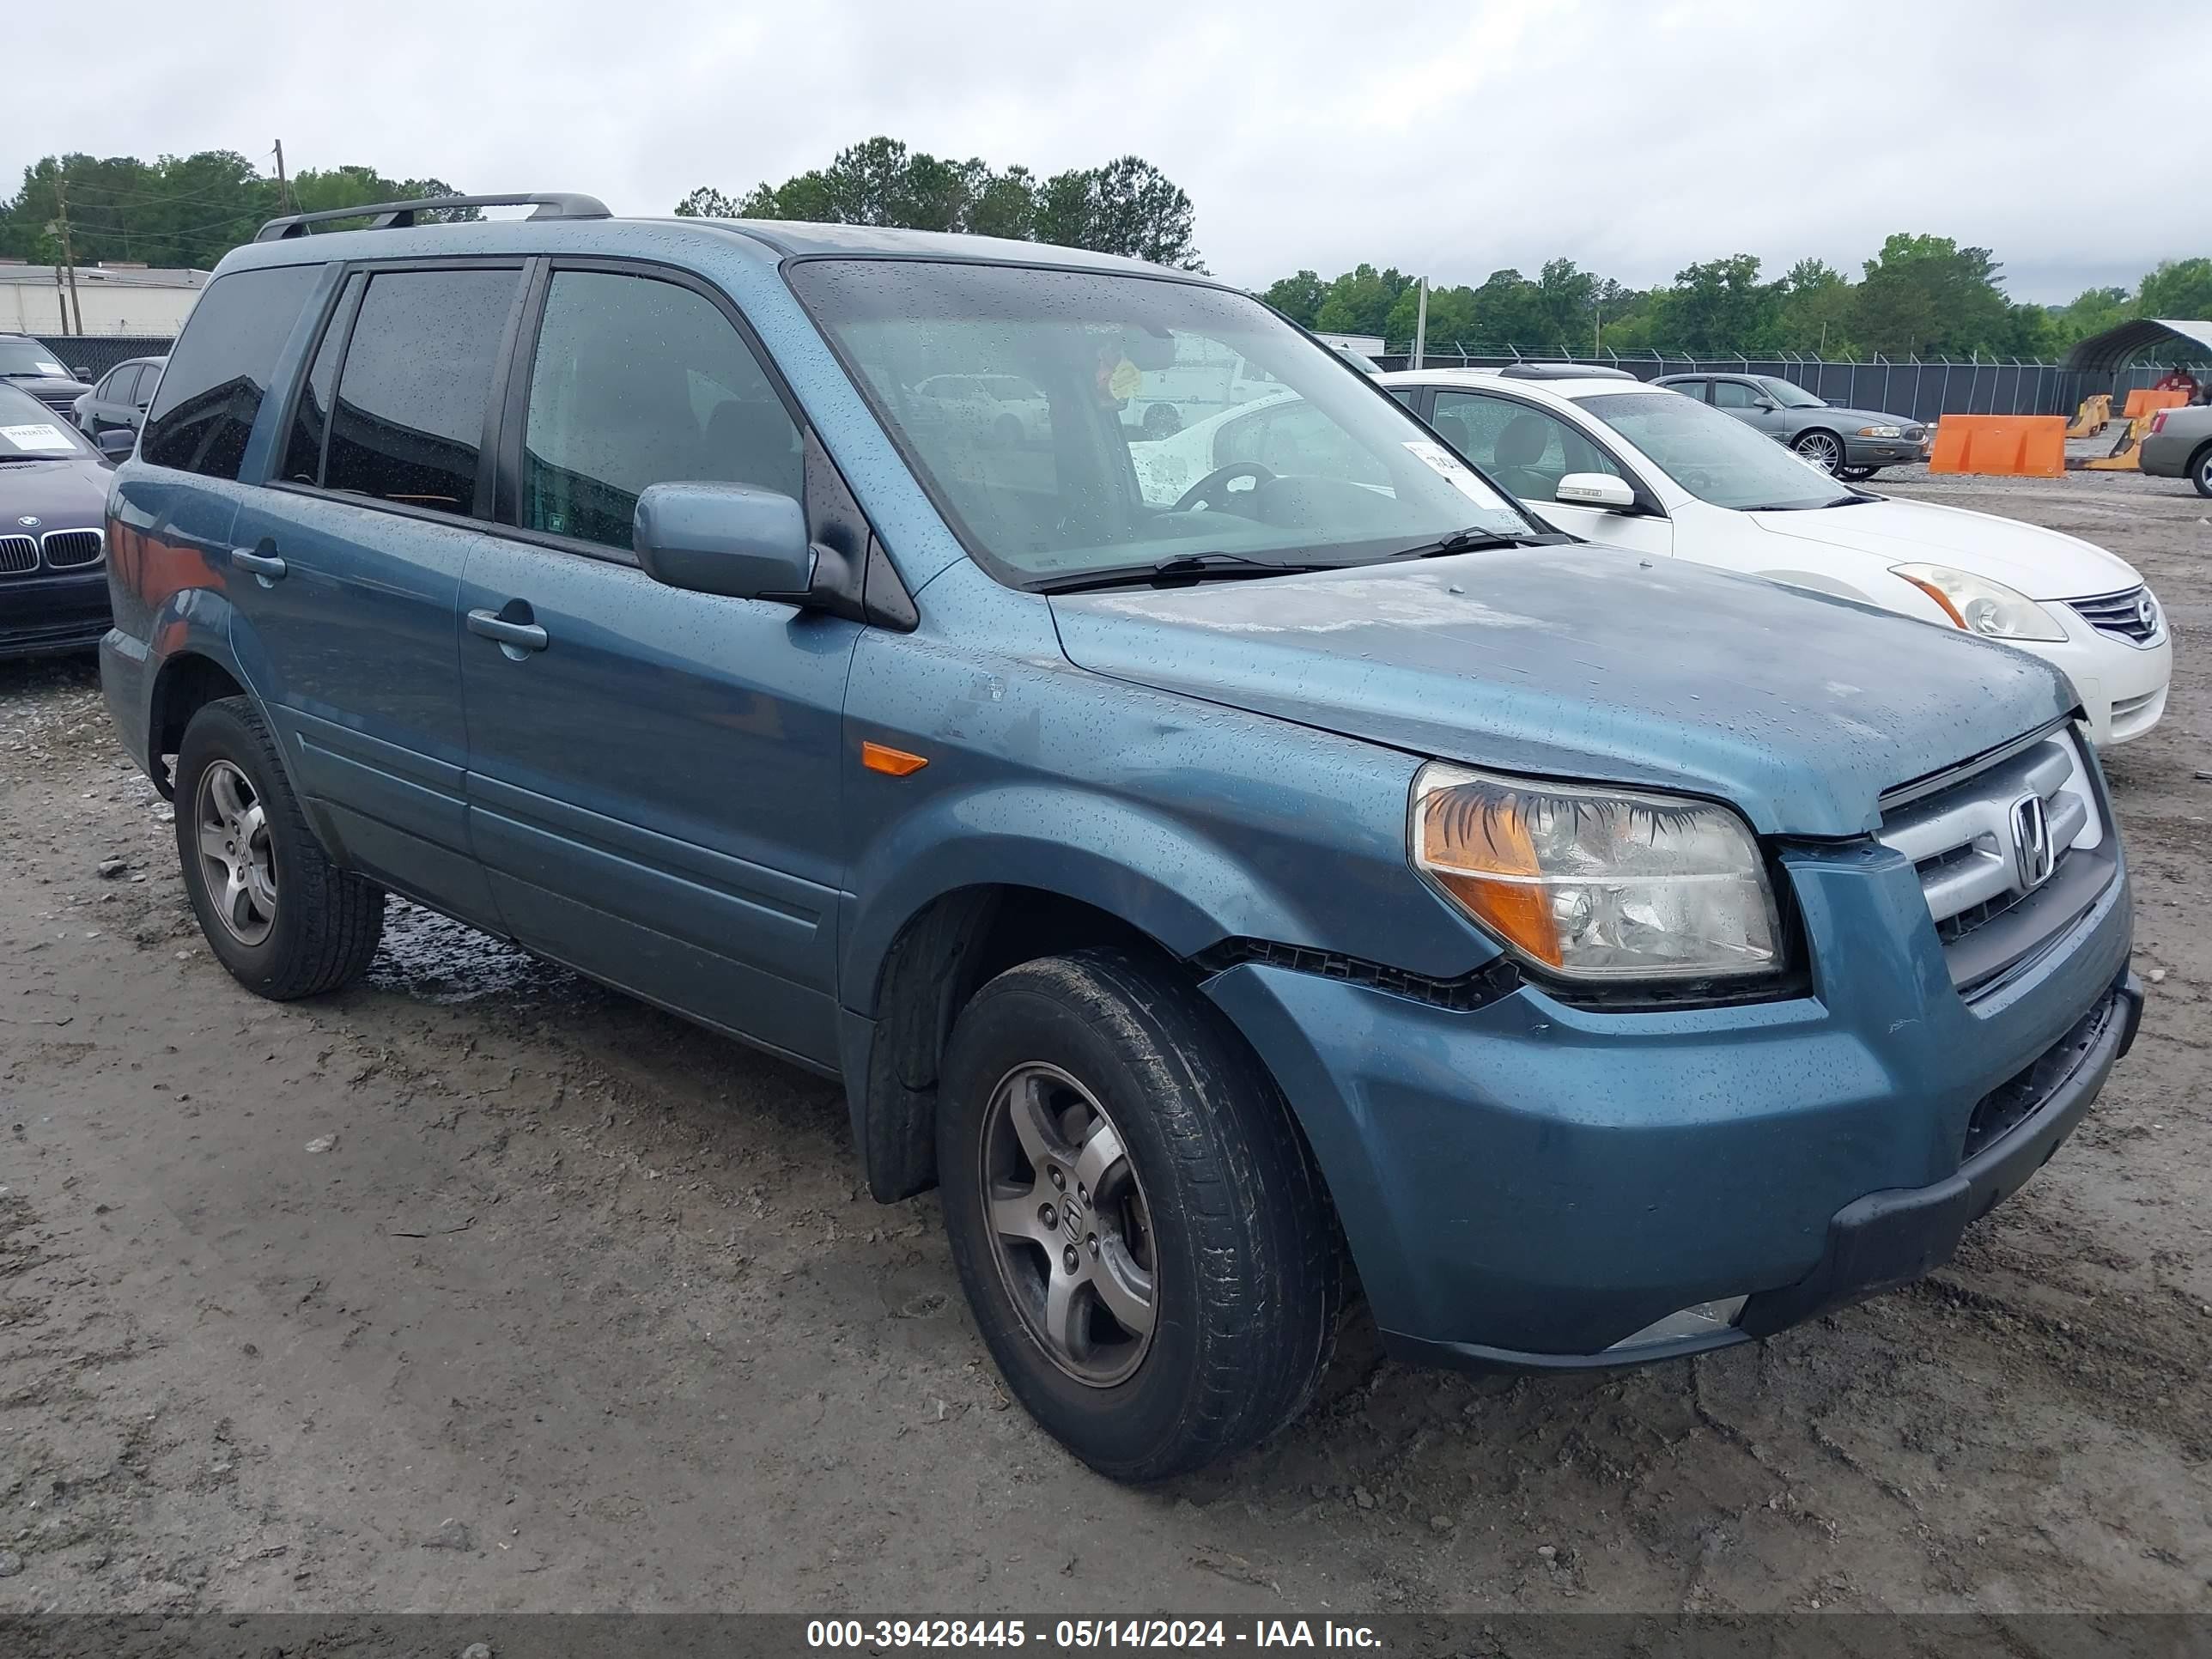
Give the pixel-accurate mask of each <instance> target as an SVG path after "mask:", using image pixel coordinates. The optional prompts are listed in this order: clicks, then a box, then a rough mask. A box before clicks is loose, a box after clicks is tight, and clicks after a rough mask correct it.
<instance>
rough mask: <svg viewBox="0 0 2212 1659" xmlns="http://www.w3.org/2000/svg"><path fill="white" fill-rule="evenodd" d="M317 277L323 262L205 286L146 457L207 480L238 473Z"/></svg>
mask: <svg viewBox="0 0 2212 1659" xmlns="http://www.w3.org/2000/svg"><path fill="white" fill-rule="evenodd" d="M322 274H323V268H322V267H321V266H320V265H277V266H273V267H271V268H270V269H268V270H234V271H232V272H231V273H230V274H229V275H228V276H218V277H217V278H216V280H215V281H214V282H212V283H209V284H208V288H207V292H206V293H204V294H203V295H200V298H199V303H198V304H197V305H196V306H194V307H192V314H191V318H190V319H188V320H187V321H186V322H185V333H184V337H183V338H182V339H180V340H179V341H178V342H177V349H176V350H175V351H173V353H171V354H170V356H169V366H168V369H167V373H166V374H163V376H162V377H161V393H160V395H159V396H158V397H156V398H155V400H154V407H153V409H152V410H150V411H149V413H148V415H147V417H146V430H145V435H144V436H143V439H142V440H141V441H140V443H139V446H138V453H139V455H140V456H141V457H142V458H143V459H146V460H148V461H150V462H152V463H153V464H154V465H155V466H173V467H180V468H182V469H183V470H184V471H187V472H199V473H204V474H205V475H206V476H207V477H211V478H235V477H237V476H238V465H239V463H240V461H241V460H243V459H245V456H246V439H247V437H248V436H249V435H251V434H252V431H253V418H254V416H257V415H258V414H259V413H260V412H261V400H262V398H264V397H265V396H267V395H268V392H269V380H270V374H271V373H272V371H274V369H275V368H276V354H277V353H278V352H280V351H282V350H283V349H284V342H285V340H286V338H287V337H289V335H290V334H291V332H292V328H293V325H295V323H297V322H298V321H299V320H300V312H301V308H302V307H305V306H306V304H307V296H308V295H310V294H311V293H313V291H314V288H315V284H316V283H318V282H319V280H321V277H322Z"/></svg>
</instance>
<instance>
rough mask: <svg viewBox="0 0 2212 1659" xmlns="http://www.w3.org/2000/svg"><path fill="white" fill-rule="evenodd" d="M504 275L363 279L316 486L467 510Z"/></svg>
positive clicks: (398, 274)
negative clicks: (362, 292) (319, 483)
mask: <svg viewBox="0 0 2212 1659" xmlns="http://www.w3.org/2000/svg"><path fill="white" fill-rule="evenodd" d="M519 276H520V272H518V271H514V270H398V271H386V272H384V273H381V274H380V275H378V276H373V277H371V278H370V279H369V283H368V294H367V295H365V296H364V297H363V298H362V302H361V313H360V315H359V316H358V317H357V318H356V319H355V322H354V325H353V335H352V337H351V338H350V339H349V341H348V342H347V344H346V348H345V364H344V367H343V368H341V369H340V370H339V371H338V386H337V404H336V407H335V409H334V410H333V413H332V416H331V433H330V445H329V450H328V453H327V454H326V455H325V458H324V463H323V483H324V485H325V487H326V488H328V489H343V490H347V491H350V492H352V493H355V494H357V495H373V496H375V497H377V498H378V499H380V500H382V501H398V502H403V503H404V504H405V505H407V506H410V507H429V508H431V509H433V510H434V511H436V512H440V513H471V512H473V511H474V510H475V505H476V495H477V462H478V459H479V456H480V454H481V452H482V450H483V428H484V409H485V405H486V404H487V403H488V402H489V399H490V397H491V371H492V364H493V362H494V361H495V359H496V358H497V357H498V356H499V346H500V337H501V334H502V333H503V332H504V331H505V330H506V327H507V313H508V311H509V310H511V309H512V308H513V303H514V289H515V283H516V281H517V279H518V277H519Z"/></svg>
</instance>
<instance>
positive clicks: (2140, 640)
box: [2066, 587, 2164, 645]
mask: <svg viewBox="0 0 2212 1659" xmlns="http://www.w3.org/2000/svg"><path fill="white" fill-rule="evenodd" d="M2066 603H2067V604H2068V605H2069V606H2070V607H2072V609H2073V611H2074V614H2075V616H2077V617H2081V620H2082V621H2083V622H2085V623H2088V624H2089V626H2090V627H2092V628H2093V629H2097V631H2098V632H2100V633H2102V634H2117V635H2119V636H2120V638H2122V639H2124V640H2131V641H2134V642H2135V643H2136V644H2137V645H2148V644H2149V643H2150V642H2151V641H2153V640H2154V639H2156V638H2157V637H2158V635H2159V629H2160V628H2161V627H2162V626H2163V625H2164V621H2163V618H2161V617H2160V615H2159V610H2158V601H2157V600H2156V599H2153V598H2152V597H2151V592H2150V589H2148V587H2130V588H2129V589H2128V590H2127V591H2126V592H2121V593H2100V594H2098V595H2097V596H2096V597H2094V598H2093V599H2069V600H2067V601H2066Z"/></svg>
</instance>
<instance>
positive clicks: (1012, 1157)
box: [937, 951, 1343, 1480]
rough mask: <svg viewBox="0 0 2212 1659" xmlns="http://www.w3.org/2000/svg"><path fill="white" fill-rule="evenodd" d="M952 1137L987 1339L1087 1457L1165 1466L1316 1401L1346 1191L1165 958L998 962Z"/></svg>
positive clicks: (1059, 1433) (953, 1181) (961, 1246)
mask: <svg viewBox="0 0 2212 1659" xmlns="http://www.w3.org/2000/svg"><path fill="white" fill-rule="evenodd" d="M937 1133H938V1170H939V1180H940V1181H941V1182H942V1183H943V1200H944V1206H945V1228H946V1231H947V1232H948V1234H949V1235H950V1237H951V1244H952V1255H953V1260H954V1261H955V1263H956V1264H957V1267H958V1268H959V1271H960V1277H961V1281H962V1283H963V1285H964V1286H965V1288H966V1290H967V1292H968V1297H969V1302H970V1304H972V1305H973V1307H974V1309H975V1318H976V1322H977V1323H978V1325H979V1326H980V1327H981V1330H982V1334H983V1340H984V1341H985V1342H986V1343H987V1345H988V1346H989V1347H990V1350H991V1354H992V1357H993V1358H994V1359H995V1360H996V1361H997V1362H998V1365H999V1369H1000V1372H1001V1373H1002V1374H1003V1375H1004V1376H1005V1377H1006V1383H1007V1386H1008V1388H1009V1389H1011V1390H1012V1392H1013V1394H1014V1395H1015V1397H1016V1398H1018V1400H1020V1401H1021V1402H1022V1404H1023V1405H1024V1406H1025V1407H1027V1408H1028V1409H1029V1411H1030V1413H1031V1414H1032V1415H1033V1416H1035V1417H1036V1419H1037V1420H1038V1421H1039V1422H1040V1423H1041V1424H1042V1425H1044V1427H1045V1428H1046V1429H1047V1430H1048V1431H1050V1432H1051V1433H1052V1434H1053V1435H1054V1437H1057V1438H1058V1439H1059V1440H1060V1443H1062V1444H1064V1445H1066V1447H1067V1448H1068V1449H1069V1450H1071V1451H1073V1453H1074V1454H1075V1455H1077V1456H1078V1457H1080V1458H1081V1459H1082V1460H1083V1461H1084V1462H1086V1463H1088V1464H1090V1465H1091V1467H1092V1468H1096V1469H1097V1470H1099V1471H1100V1472H1101V1473H1102V1474H1109V1475H1112V1476H1114V1477H1115V1478H1117V1479H1120V1480H1158V1479H1161V1478H1163V1477H1164V1476H1167V1475H1170V1474H1180V1473H1182V1472H1183V1471H1186V1470H1188V1469H1193V1468H1198V1467H1200V1465H1202V1464H1204V1463H1206V1462H1211V1461H1212V1460H1213V1459H1215V1458H1218V1457H1222V1456H1225V1455H1229V1454H1231V1453H1232V1452H1236V1451H1239V1450H1242V1449H1244V1448H1245V1447H1248V1446H1250V1445H1252V1444H1254V1443H1256V1442H1258V1441H1259V1440H1261V1439H1262V1438H1264V1437H1266V1436H1267V1435H1268V1434H1270V1433H1272V1432H1273V1431H1275V1430H1276V1429H1279V1428H1280V1427H1282V1426H1283V1425H1285V1424H1286V1423H1287V1422H1289V1421H1290V1420H1291V1419H1293V1418H1294V1417H1296V1416H1297V1413H1299V1412H1300V1411H1301V1410H1303V1409H1304V1407H1305V1406H1306V1404H1307V1403H1308V1401H1310V1400H1311V1399H1312V1397H1313V1392H1314V1389H1315V1388H1316V1385H1317V1384H1318V1383H1319V1382H1320V1378H1321V1374H1322V1370H1323V1369H1324V1367H1325V1366H1326V1364H1327V1363H1328V1356H1329V1353H1330V1351H1331V1348H1332V1346H1333V1344H1334V1336H1335V1331H1336V1322H1337V1315H1338V1312H1339V1310H1340V1304H1341V1301H1342V1295H1343V1291H1342V1282H1341V1274H1342V1265H1341V1255H1340V1248H1339V1246H1338V1243H1337V1240H1336V1235H1335V1228H1334V1220H1333V1218H1331V1216H1330V1214H1329V1212H1328V1202H1327V1200H1326V1198H1325V1197H1324V1196H1323V1194H1322V1188H1321V1183H1320V1181H1319V1178H1318V1176H1316V1173H1315V1171H1314V1169H1313V1166H1312V1163H1311V1160H1310V1158H1309V1157H1308V1155H1307V1153H1306V1150H1305V1147H1304V1143H1303V1142H1302V1141H1301V1140H1300V1139H1299V1138H1298V1136H1297V1131H1296V1129H1295V1128H1294V1127H1292V1126H1291V1121H1290V1120H1289V1117H1288V1115H1287V1113H1286V1111H1285V1108H1284V1106H1283V1103H1282V1102H1281V1100H1280V1098H1279V1097H1278V1095H1277V1094H1276V1092H1275V1090H1274V1086H1273V1083H1272V1082H1271V1081H1270V1080H1269V1079H1268V1078H1267V1076H1266V1074H1265V1073H1264V1072H1262V1071H1261V1068H1260V1066H1259V1065H1258V1063H1257V1062H1256V1061H1255V1060H1254V1059H1253V1058H1252V1056H1251V1055H1250V1054H1249V1053H1248V1052H1247V1051H1246V1050H1245V1049H1244V1048H1243V1046H1242V1045H1241V1044H1240V1043H1239V1042H1237V1040H1236V1038H1235V1036H1234V1035H1233V1033H1231V1031H1230V1030H1228V1029H1227V1028H1226V1027H1225V1024H1223V1022H1222V1021H1221V1018H1220V1017H1219V1015H1218V1014H1217V1013H1216V1012H1214V1010H1213V1009H1212V1007H1211V1006H1209V1005H1207V1004H1206V1003H1204V1002H1203V1001H1201V1000H1200V999H1199V998H1198V997H1197V996H1196V995H1195V994H1194V993H1193V992H1192V991H1191V989H1190V988H1189V987H1188V986H1187V985H1185V984H1183V983H1182V982H1181V981H1178V980H1176V978H1174V977H1173V976H1172V975H1170V972H1169V971H1168V970H1167V969H1164V968H1162V967H1158V966H1155V965H1154V964H1152V963H1149V962H1146V961H1144V960H1142V959H1140V958H1139V957H1135V956H1133V955H1131V954H1128V953H1126V952H1121V951H1081V952H1078V953H1075V954H1073V955H1070V956H1066V957H1052V958H1048V959H1045V960H1042V961H1038V962H1031V963H1024V965H1022V966H1020V967H1018V968H1014V969H1010V970H1008V971H1007V972H1006V973H1004V974H1001V975H999V977H998V978H996V979H994V980H993V981H991V982H990V983H989V984H987V985H986V986H985V987H983V988H982V989H981V991H979V992H977V993H976V994H975V999H974V1000H972V1001H971V1002H969V1005H968V1006H967V1007H966V1008H965V1009H963V1011H962V1012H961V1015H960V1018H959V1020H958V1022H957V1024H956V1025H955V1027H954V1030H953V1034H952V1042H951V1048H950V1049H949V1051H948V1053H947V1054H946V1058H945V1072H944V1081H943V1085H942V1089H941V1092H940V1095H939V1108H938V1125H937Z"/></svg>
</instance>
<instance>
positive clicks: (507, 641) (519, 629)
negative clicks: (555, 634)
mask: <svg viewBox="0 0 2212 1659" xmlns="http://www.w3.org/2000/svg"><path fill="white" fill-rule="evenodd" d="M469 632H470V633H471V634H481V635H483V636H484V638H486V639H488V640H497V641H499V642H500V643H501V645H511V646H513V647H516V648H517V649H519V650H523V651H543V650H544V648H545V630H544V629H542V628H540V627H539V626H538V624H537V623H519V622H509V621H507V619H506V618H505V617H502V616H501V615H500V614H499V613H498V612H497V611H470V612H469Z"/></svg>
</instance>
